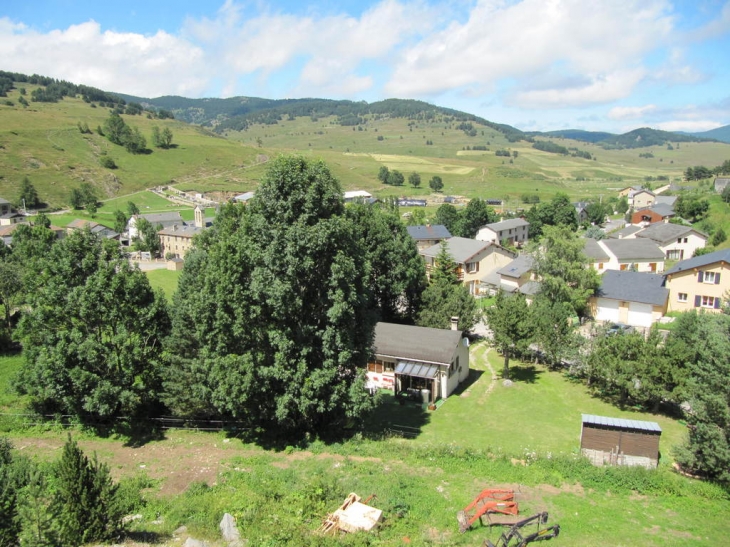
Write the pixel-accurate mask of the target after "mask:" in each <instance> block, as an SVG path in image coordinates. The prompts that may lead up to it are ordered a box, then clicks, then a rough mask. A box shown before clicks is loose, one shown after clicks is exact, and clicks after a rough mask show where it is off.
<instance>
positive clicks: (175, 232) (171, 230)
mask: <svg viewBox="0 0 730 547" xmlns="http://www.w3.org/2000/svg"><path fill="white" fill-rule="evenodd" d="M202 231H203V228H201V227H198V226H194V225H192V224H185V225H182V226H175V225H173V226H168V227H167V228H163V229H162V230H160V231H159V232H157V233H158V234H159V235H161V236H178V237H193V236H194V235H196V234H199V233H200V232H202Z"/></svg>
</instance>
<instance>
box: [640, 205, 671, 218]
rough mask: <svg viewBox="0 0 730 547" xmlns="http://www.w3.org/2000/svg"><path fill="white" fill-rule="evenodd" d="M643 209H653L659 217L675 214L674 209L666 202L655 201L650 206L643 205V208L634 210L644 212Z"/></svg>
mask: <svg viewBox="0 0 730 547" xmlns="http://www.w3.org/2000/svg"><path fill="white" fill-rule="evenodd" d="M645 211H653V212H654V213H656V214H657V215H659V216H660V217H671V216H674V215H675V212H674V209H673V208H672V206H671V205H667V204H666V203H656V204H654V205H652V206H651V207H644V208H643V209H639V210H638V211H636V212H637V213H641V212H645Z"/></svg>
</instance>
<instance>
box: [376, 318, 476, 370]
mask: <svg viewBox="0 0 730 547" xmlns="http://www.w3.org/2000/svg"><path fill="white" fill-rule="evenodd" d="M462 337H463V335H462V332H461V331H459V330H451V329H432V328H430V327H413V326H410V325H397V324H395V323H382V322H381V323H378V324H377V325H375V342H374V344H373V348H374V350H375V353H376V354H377V355H383V356H387V357H394V358H396V359H407V360H411V361H422V362H427V363H438V364H445V365H448V364H450V363H451V358H452V357H453V355H454V350H455V349H456V346H457V345H458V344H460V343H461V339H462Z"/></svg>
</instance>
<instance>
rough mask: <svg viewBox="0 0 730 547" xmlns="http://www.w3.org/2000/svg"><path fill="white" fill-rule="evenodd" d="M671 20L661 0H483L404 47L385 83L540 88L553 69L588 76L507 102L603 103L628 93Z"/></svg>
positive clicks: (419, 89) (412, 92) (401, 89)
mask: <svg viewBox="0 0 730 547" xmlns="http://www.w3.org/2000/svg"><path fill="white" fill-rule="evenodd" d="M672 26H673V24H672V18H671V16H670V15H669V5H668V4H667V2H665V1H663V0H648V1H647V0H605V1H594V2H585V1H582V0H549V1H546V0H522V1H520V2H516V3H507V2H495V1H488V0H482V1H480V2H479V3H478V4H477V6H476V7H475V8H474V9H473V10H472V12H471V14H470V17H469V19H468V20H467V21H466V22H464V23H463V24H460V23H456V22H453V23H451V24H450V25H449V26H448V27H447V28H445V29H443V30H442V31H440V32H438V33H435V34H433V35H431V36H429V37H427V38H426V39H424V40H423V41H421V42H420V43H418V44H416V45H414V46H413V47H410V48H408V49H407V50H406V51H404V53H403V54H402V56H401V57H400V58H399V61H398V63H397V65H396V67H395V69H394V71H393V77H392V79H391V81H390V82H389V84H388V90H389V91H390V92H391V93H393V94H394V95H398V96H418V95H423V94H438V93H442V92H444V91H446V90H449V89H454V88H456V87H463V86H480V87H483V88H488V87H489V86H492V85H494V84H495V83H496V82H499V81H500V80H503V79H512V80H513V81H514V82H516V85H517V86H518V87H522V88H534V86H535V83H537V85H538V86H539V87H542V86H541V85H540V82H534V81H533V77H534V75H535V74H536V73H546V72H559V73H561V74H563V75H564V76H565V77H568V78H571V77H578V78H585V79H587V80H589V82H590V83H589V84H587V85H585V86H583V87H580V88H572V89H567V90H564V89H562V88H559V87H556V88H554V89H538V90H534V91H531V90H529V89H528V90H526V91H523V92H521V93H520V96H519V97H518V98H513V100H512V102H513V103H515V104H522V102H521V101H524V102H525V104H526V105H528V106H530V107H533V108H536V107H540V106H548V107H551V106H556V105H567V104H570V103H574V102H575V103H578V104H587V103H592V102H597V103H600V102H605V101H607V100H613V99H615V98H619V97H624V96H626V95H628V94H629V93H630V92H631V90H632V88H633V86H635V85H636V84H637V83H638V82H639V80H640V79H641V76H643V74H642V67H641V59H642V58H643V56H644V55H646V54H647V53H648V52H650V51H653V50H654V49H656V48H657V47H658V46H659V45H661V44H664V43H666V41H667V40H668V38H669V37H670V34H671V31H672ZM637 76H639V77H638V78H637Z"/></svg>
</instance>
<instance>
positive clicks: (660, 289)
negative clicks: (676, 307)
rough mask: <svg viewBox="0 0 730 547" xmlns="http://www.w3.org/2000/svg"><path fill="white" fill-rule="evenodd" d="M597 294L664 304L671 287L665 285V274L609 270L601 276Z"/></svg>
mask: <svg viewBox="0 0 730 547" xmlns="http://www.w3.org/2000/svg"><path fill="white" fill-rule="evenodd" d="M596 296H599V297H601V298H610V299H611V300H624V301H626V302H641V303H643V304H652V305H654V306H663V305H664V304H666V303H667V298H669V289H667V288H665V287H664V276H663V275H659V274H652V273H641V272H629V271H619V270H607V271H606V273H604V274H603V276H602V277H601V286H600V287H599V288H598V291H597V293H596Z"/></svg>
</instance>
